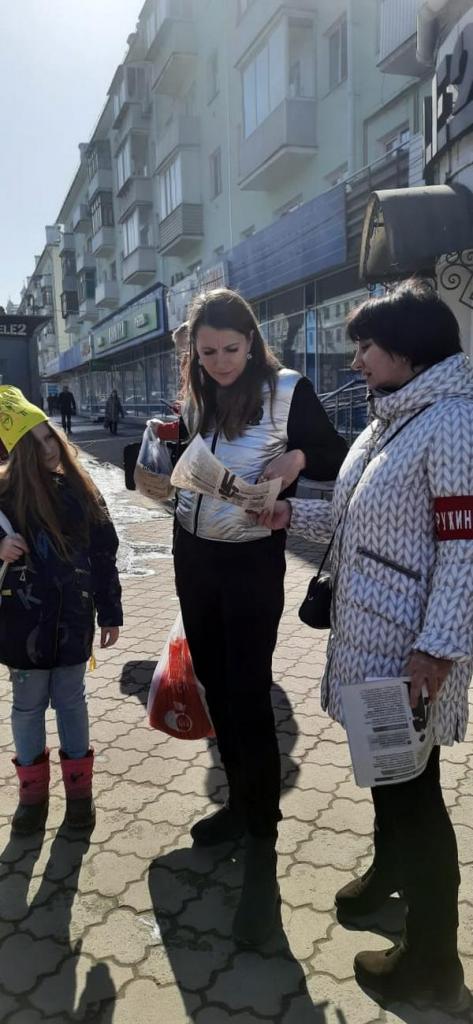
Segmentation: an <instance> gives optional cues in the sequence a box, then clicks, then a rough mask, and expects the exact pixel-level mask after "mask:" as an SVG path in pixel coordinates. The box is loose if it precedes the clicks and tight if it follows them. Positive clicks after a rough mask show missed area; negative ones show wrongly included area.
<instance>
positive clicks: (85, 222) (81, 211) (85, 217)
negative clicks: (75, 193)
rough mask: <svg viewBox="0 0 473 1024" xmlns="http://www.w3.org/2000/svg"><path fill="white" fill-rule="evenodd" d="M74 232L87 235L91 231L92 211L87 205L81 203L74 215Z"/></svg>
mask: <svg viewBox="0 0 473 1024" xmlns="http://www.w3.org/2000/svg"><path fill="white" fill-rule="evenodd" d="M72 230H73V231H76V232H77V234H79V235H86V234H87V232H88V231H89V230H90V210H89V207H88V205H87V203H79V204H78V205H77V206H76V207H75V209H74V211H73V214H72Z"/></svg>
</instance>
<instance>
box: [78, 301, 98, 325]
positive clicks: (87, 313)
mask: <svg viewBox="0 0 473 1024" xmlns="http://www.w3.org/2000/svg"><path fill="white" fill-rule="evenodd" d="M97 317H98V311H97V309H96V308H95V300H94V299H83V300H82V302H80V303H79V314H78V317H77V319H78V321H79V323H83V322H84V320H96V319H97Z"/></svg>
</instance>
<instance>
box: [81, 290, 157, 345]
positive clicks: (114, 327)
mask: <svg viewBox="0 0 473 1024" xmlns="http://www.w3.org/2000/svg"><path fill="white" fill-rule="evenodd" d="M158 330H162V325H161V314H160V308H159V306H158V303H157V301H156V300H154V302H146V303H144V304H143V305H142V306H139V307H138V308H136V309H135V310H133V308H131V309H130V310H129V311H128V310H127V316H122V318H121V319H120V320H114V321H113V322H112V323H111V324H109V326H108V329H107V330H106V329H105V325H104V327H103V328H102V333H101V334H95V335H94V341H93V344H94V352H95V355H98V354H99V353H101V352H104V351H106V350H107V349H109V348H112V347H113V346H114V345H117V344H118V343H119V342H122V341H127V340H128V341H132V340H133V338H139V337H140V335H141V334H147V333H148V332H149V331H158Z"/></svg>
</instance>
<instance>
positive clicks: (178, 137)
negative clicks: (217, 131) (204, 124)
mask: <svg viewBox="0 0 473 1024" xmlns="http://www.w3.org/2000/svg"><path fill="white" fill-rule="evenodd" d="M199 145H200V117H185V116H180V117H175V118H173V120H172V121H171V124H170V125H169V127H168V128H167V130H166V131H165V132H164V135H161V136H160V137H159V138H158V141H157V143H156V167H155V170H156V171H159V169H160V168H161V167H162V165H163V164H164V163H165V162H166V160H169V158H170V157H171V156H173V154H174V153H175V152H176V151H177V150H178V149H181V148H182V147H188V146H199Z"/></svg>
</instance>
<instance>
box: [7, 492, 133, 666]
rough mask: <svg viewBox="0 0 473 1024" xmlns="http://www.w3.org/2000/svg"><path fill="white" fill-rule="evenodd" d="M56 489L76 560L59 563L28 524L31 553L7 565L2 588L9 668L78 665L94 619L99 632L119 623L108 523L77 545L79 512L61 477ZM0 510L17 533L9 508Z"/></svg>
mask: <svg viewBox="0 0 473 1024" xmlns="http://www.w3.org/2000/svg"><path fill="white" fill-rule="evenodd" d="M56 483H57V487H58V509H59V513H60V517H61V521H62V522H63V523H64V532H65V533H67V535H68V536H69V538H70V539H71V541H72V543H73V545H74V555H73V557H72V560H71V561H64V559H62V558H61V557H60V556H59V555H58V553H57V551H56V550H55V548H54V546H53V543H52V540H51V538H50V537H49V536H48V534H47V533H46V531H45V530H44V529H42V528H39V527H38V528H35V526H34V524H33V525H32V528H31V531H30V533H29V536H28V537H27V541H28V545H29V548H30V551H29V554H28V555H27V556H26V557H25V558H22V559H21V560H19V561H18V562H14V563H12V564H10V566H9V568H8V571H7V573H6V576H5V579H4V581H3V584H2V588H1V605H0V663H2V664H4V665H8V666H9V667H10V668H23V669H27V668H30V669H31V668H43V669H44V668H54V667H56V666H59V665H78V664H80V663H81V662H83V661H87V659H88V657H89V656H90V653H91V650H92V641H93V637H94V629H95V617H96V614H97V621H98V624H99V626H121V624H122V622H123V615H122V606H121V587H120V582H119V578H118V572H117V567H116V552H117V548H118V537H117V534H116V532H115V528H114V526H113V523H112V522H111V520H110V519H108V518H107V519H106V520H105V521H104V522H103V523H90V524H89V539H88V542H87V541H86V540H85V539H84V540H81V539H80V537H81V534H82V532H83V531H82V530H81V529H80V527H81V525H83V517H84V512H83V509H82V507H81V505H80V504H79V502H78V501H77V499H76V497H75V496H74V494H73V493H72V491H71V489H70V487H69V485H68V484H67V482H66V481H65V480H64V478H63V477H60V476H57V477H56ZM2 511H3V512H4V513H5V515H6V516H8V518H9V520H10V522H11V524H12V526H13V529H15V530H16V529H17V527H16V524H15V521H14V518H13V516H12V514H11V512H10V510H9V509H8V507H7V504H5V505H4V506H3V507H2ZM4 536H5V534H4V531H3V530H1V529H0V540H1V539H2V538H3V537H4ZM74 540H75V541H76V543H74Z"/></svg>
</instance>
